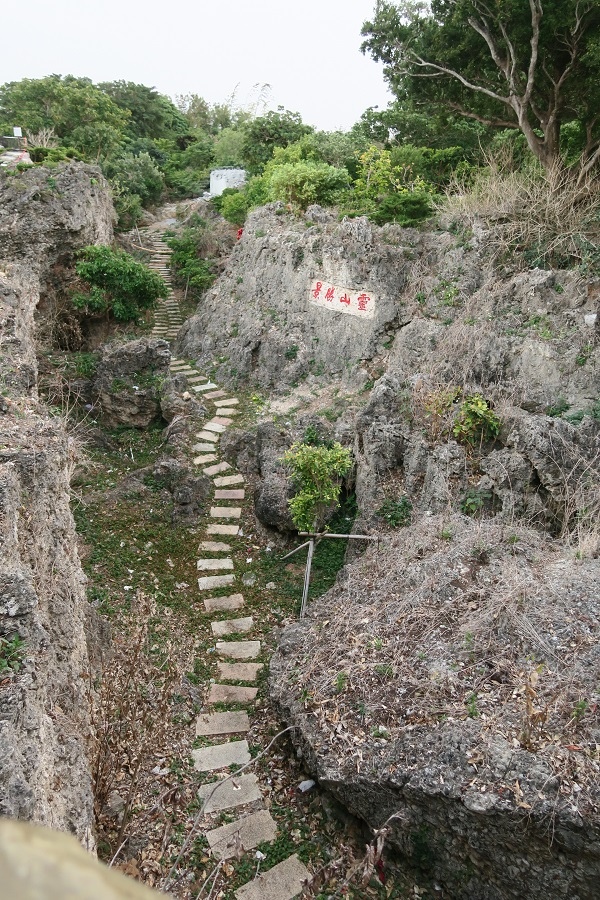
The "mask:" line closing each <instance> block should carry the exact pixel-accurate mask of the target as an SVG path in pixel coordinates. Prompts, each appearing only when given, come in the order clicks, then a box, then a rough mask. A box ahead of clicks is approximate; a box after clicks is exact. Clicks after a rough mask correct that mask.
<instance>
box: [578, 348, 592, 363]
mask: <svg viewBox="0 0 600 900" xmlns="http://www.w3.org/2000/svg"><path fill="white" fill-rule="evenodd" d="M593 350H594V346H593V344H584V346H583V347H581V349H580V350H579V353H578V354H577V356H576V357H575V362H576V363H577V365H578V366H585V364H586V362H587V361H588V359H589V358H590V356H591V355H592V353H593Z"/></svg>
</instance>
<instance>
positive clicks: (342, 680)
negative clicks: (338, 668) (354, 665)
mask: <svg viewBox="0 0 600 900" xmlns="http://www.w3.org/2000/svg"><path fill="white" fill-rule="evenodd" d="M347 684H348V675H347V673H346V672H338V673H337V675H336V676H335V692H336V694H341V693H342V691H344V690H345V688H346V685H347Z"/></svg>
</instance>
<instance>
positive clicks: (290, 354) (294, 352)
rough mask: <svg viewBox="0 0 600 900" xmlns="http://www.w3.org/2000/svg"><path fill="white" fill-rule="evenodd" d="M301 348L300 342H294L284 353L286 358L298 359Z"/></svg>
mask: <svg viewBox="0 0 600 900" xmlns="http://www.w3.org/2000/svg"><path fill="white" fill-rule="evenodd" d="M299 349H300V348H299V347H298V344H292V345H291V347H288V348H287V350H286V351H285V353H284V354H283V355H284V356H285V358H286V359H290V360H292V359H296V357H297V356H298V350H299Z"/></svg>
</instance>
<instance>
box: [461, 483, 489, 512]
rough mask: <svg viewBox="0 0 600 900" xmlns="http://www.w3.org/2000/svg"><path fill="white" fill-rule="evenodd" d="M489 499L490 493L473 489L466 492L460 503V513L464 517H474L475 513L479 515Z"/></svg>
mask: <svg viewBox="0 0 600 900" xmlns="http://www.w3.org/2000/svg"><path fill="white" fill-rule="evenodd" d="M491 499H492V492H491V491H483V490H477V489H475V488H473V489H471V490H468V491H467V493H466V494H465V496H464V497H463V498H462V500H461V501H460V508H461V511H462V512H463V513H464V514H465V515H466V516H476V515H477V513H480V512H481V511H482V509H483V508H484V507H485V505H486V503H488V502H489V501H490V500H491Z"/></svg>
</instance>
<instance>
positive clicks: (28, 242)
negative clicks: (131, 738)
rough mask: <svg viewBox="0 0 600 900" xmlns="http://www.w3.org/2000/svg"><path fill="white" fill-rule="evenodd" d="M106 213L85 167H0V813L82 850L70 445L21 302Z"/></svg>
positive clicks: (87, 790)
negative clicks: (45, 389)
mask: <svg viewBox="0 0 600 900" xmlns="http://www.w3.org/2000/svg"><path fill="white" fill-rule="evenodd" d="M113 217H114V211H113V207H112V203H111V200H110V195H109V192H108V189H107V186H106V183H105V182H104V179H103V178H102V175H101V173H100V171H99V170H98V169H97V168H94V167H90V166H84V165H79V164H73V165H68V166H64V167H61V168H59V169H58V170H56V171H53V172H52V178H50V174H49V172H48V171H47V170H44V169H42V168H36V169H32V170H28V171H27V172H24V173H23V174H21V175H16V176H11V177H7V176H1V175H0V342H1V345H2V353H1V354H0V378H1V381H2V393H3V402H2V406H1V409H2V412H1V413H0V594H1V600H0V635H2V636H3V637H6V638H14V637H15V636H17V635H18V636H19V637H20V638H22V639H23V641H24V644H23V648H22V652H21V656H22V659H21V661H20V669H19V672H18V674H17V675H16V676H14V675H13V676H11V675H6V674H5V675H4V676H3V678H2V684H1V685H0V797H1V800H0V811H1V812H2V814H4V815H9V816H16V817H19V818H23V819H33V820H35V821H37V822H42V823H44V824H47V825H49V826H51V827H54V828H58V829H65V830H69V831H72V832H73V833H74V834H76V835H77V837H78V838H79V839H80V840H81V841H82V842H84V843H85V844H87V846H89V847H93V843H94V839H93V834H92V830H91V827H92V812H93V810H92V791H91V776H90V771H89V765H88V760H87V746H86V743H87V738H88V734H89V722H88V711H89V704H88V699H87V697H88V686H89V681H88V679H89V675H90V659H89V653H88V645H87V639H86V627H89V626H90V625H92V626H93V616H92V615H91V612H90V610H89V607H88V605H87V603H86V600H85V585H84V580H85V579H84V575H83V572H82V569H81V565H80V563H79V559H78V556H77V550H76V536H75V529H74V525H73V519H72V516H71V512H70V509H69V476H70V472H71V470H72V467H73V465H74V460H75V457H74V447H73V445H72V442H71V441H70V440H69V437H68V435H67V434H66V432H65V430H64V427H63V424H62V422H61V421H60V420H59V419H52V418H50V417H49V415H48V413H47V412H46V411H45V409H44V408H43V406H42V404H40V402H39V400H38V397H37V388H36V379H37V364H36V353H35V334H34V312H35V308H36V304H37V302H38V299H39V294H40V287H41V285H42V284H43V281H44V278H45V275H46V273H47V272H48V271H49V269H50V267H51V266H52V265H53V264H54V263H55V262H56V260H57V259H58V258H59V257H61V256H63V255H68V254H71V253H72V252H73V250H75V249H76V248H78V247H81V246H84V245H86V244H90V243H106V242H108V241H110V240H111V238H112V223H113Z"/></svg>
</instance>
